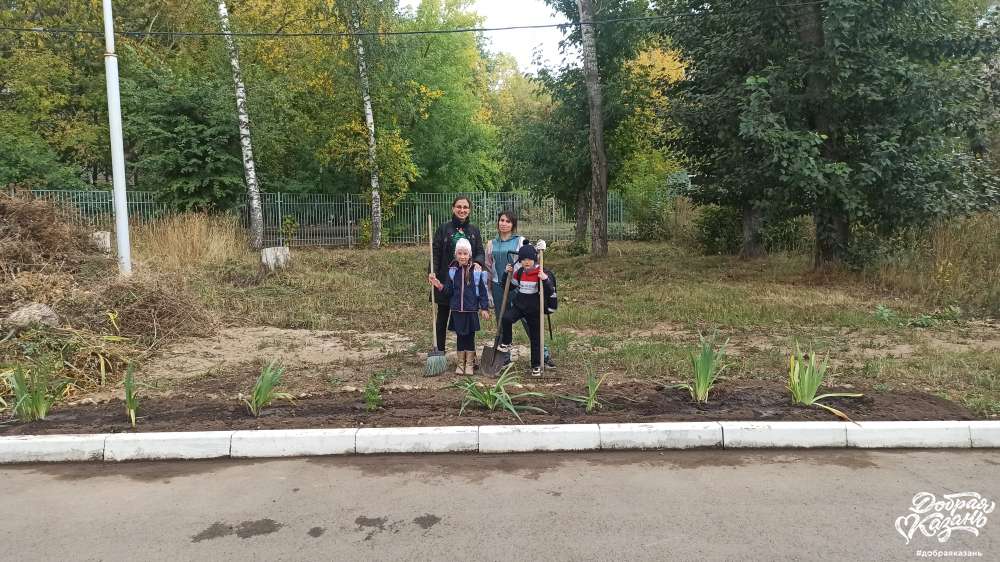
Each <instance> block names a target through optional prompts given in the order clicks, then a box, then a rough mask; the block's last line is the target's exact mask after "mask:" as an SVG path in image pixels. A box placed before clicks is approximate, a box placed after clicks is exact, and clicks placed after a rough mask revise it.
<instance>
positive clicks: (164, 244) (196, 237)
mask: <svg viewBox="0 0 1000 562" xmlns="http://www.w3.org/2000/svg"><path fill="white" fill-rule="evenodd" d="M132 238H133V248H134V250H133V251H134V253H133V255H134V256H135V259H136V261H137V262H138V263H140V264H144V265H145V266H146V267H148V268H150V269H156V270H171V271H176V270H190V269H192V268H200V267H205V266H208V265H211V264H221V263H224V262H226V261H229V260H243V259H246V258H247V256H249V254H250V252H249V249H248V245H247V236H246V232H245V231H244V230H243V229H242V228H240V226H239V223H238V221H237V219H236V218H235V217H231V216H224V215H208V214H204V213H183V214H178V215H170V216H167V217H164V218H161V219H158V220H156V221H154V222H151V223H148V224H145V225H142V226H140V227H138V228H135V229H134V231H133V236H132Z"/></svg>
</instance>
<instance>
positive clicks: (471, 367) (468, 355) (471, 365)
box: [465, 351, 476, 377]
mask: <svg viewBox="0 0 1000 562" xmlns="http://www.w3.org/2000/svg"><path fill="white" fill-rule="evenodd" d="M475 368H476V352H475V351H466V352H465V374H466V375H467V376H470V377H471V376H472V375H473V374H474V373H475Z"/></svg>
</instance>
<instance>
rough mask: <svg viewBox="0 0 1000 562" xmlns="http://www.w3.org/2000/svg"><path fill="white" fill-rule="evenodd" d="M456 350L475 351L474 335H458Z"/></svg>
mask: <svg viewBox="0 0 1000 562" xmlns="http://www.w3.org/2000/svg"><path fill="white" fill-rule="evenodd" d="M458 350H459V351H475V350H476V333H475V332H469V333H468V334H458Z"/></svg>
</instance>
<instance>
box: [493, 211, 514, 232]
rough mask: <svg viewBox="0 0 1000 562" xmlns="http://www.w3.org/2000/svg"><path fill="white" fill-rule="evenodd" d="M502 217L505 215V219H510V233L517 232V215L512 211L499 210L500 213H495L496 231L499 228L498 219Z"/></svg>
mask: <svg viewBox="0 0 1000 562" xmlns="http://www.w3.org/2000/svg"><path fill="white" fill-rule="evenodd" d="M503 217H507V220H509V221H510V233H511V234H513V233H515V232H517V215H515V214H514V211H500V214H499V215H497V231H499V230H500V219H502V218H503Z"/></svg>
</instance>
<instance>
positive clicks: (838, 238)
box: [813, 207, 851, 269]
mask: <svg viewBox="0 0 1000 562" xmlns="http://www.w3.org/2000/svg"><path fill="white" fill-rule="evenodd" d="M813 222H815V223H816V253H815V255H814V259H813V267H814V268H816V269H822V268H824V267H828V266H831V265H834V264H836V263H839V262H842V261H844V258H845V257H846V256H847V249H848V248H849V247H850V243H851V225H850V223H849V222H848V220H847V216H846V214H845V213H843V212H837V211H833V212H829V211H828V208H826V207H824V208H820V209H817V210H816V212H815V213H813Z"/></svg>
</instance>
